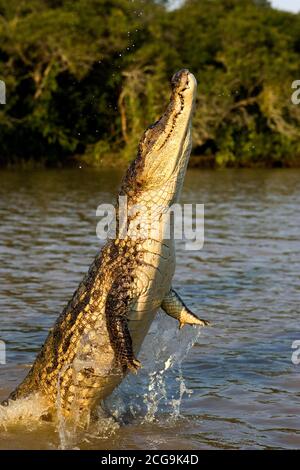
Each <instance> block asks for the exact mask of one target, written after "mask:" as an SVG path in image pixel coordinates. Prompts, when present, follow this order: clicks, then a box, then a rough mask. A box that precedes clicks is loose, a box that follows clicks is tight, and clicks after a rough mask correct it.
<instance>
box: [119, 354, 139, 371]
mask: <svg viewBox="0 0 300 470" xmlns="http://www.w3.org/2000/svg"><path fill="white" fill-rule="evenodd" d="M141 367H142V364H141V363H140V361H139V360H138V359H136V358H135V357H133V358H131V359H127V360H126V361H123V363H122V368H123V371H124V372H126V371H130V372H133V373H134V374H137V372H138V370H139V369H140V368H141Z"/></svg>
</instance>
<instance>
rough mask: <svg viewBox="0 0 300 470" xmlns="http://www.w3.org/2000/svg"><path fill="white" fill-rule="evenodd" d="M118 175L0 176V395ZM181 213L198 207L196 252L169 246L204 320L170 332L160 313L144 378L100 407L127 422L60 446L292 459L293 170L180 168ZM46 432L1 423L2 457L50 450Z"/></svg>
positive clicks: (296, 435)
mask: <svg viewBox="0 0 300 470" xmlns="http://www.w3.org/2000/svg"><path fill="white" fill-rule="evenodd" d="M120 178H121V174H119V173H117V172H115V173H112V172H111V171H107V172H99V171H94V170H93V171H92V170H53V171H38V172H7V171H5V172H4V171H3V172H0V220H1V223H0V261H1V262H0V280H1V282H0V318H1V326H0V339H1V340H2V341H5V343H6V348H7V363H6V365H0V398H4V397H6V395H7V393H8V392H9V391H11V390H12V389H13V387H14V386H15V385H16V384H17V383H18V382H19V381H20V379H21V378H22V377H24V375H25V374H26V372H27V371H28V366H29V364H30V363H31V362H32V361H33V359H34V357H35V355H36V352H37V351H38V349H39V347H40V346H41V344H42V342H43V340H44V338H45V336H46V334H47V331H48V329H49V327H50V326H51V325H52V324H53V322H54V320H55V319H56V317H57V315H58V314H59V313H60V311H61V310H62V308H63V307H64V305H65V304H66V302H67V301H68V300H69V298H70V296H71V295H72V293H73V291H74V290H75V288H76V287H77V284H78V282H79V280H80V279H81V277H82V275H83V273H85V272H86V270H87V268H88V265H89V264H90V262H91V261H92V259H93V257H94V255H95V254H96V252H97V250H98V249H99V246H100V242H99V240H98V239H97V238H96V234H95V228H96V223H97V218H96V216H95V210H96V208H97V206H98V204H100V203H102V202H110V201H112V199H113V196H114V194H115V192H116V189H117V187H118V185H119V181H120ZM182 201H184V202H190V203H191V202H194V203H204V204H205V244H204V247H203V249H202V250H201V251H186V250H184V245H183V243H182V242H179V243H178V244H177V246H178V249H177V271H176V275H175V279H174V285H175V286H176V287H177V288H178V290H179V291H180V293H181V294H182V296H183V297H184V299H185V300H186V302H187V303H188V305H189V306H190V307H191V308H192V309H193V310H194V311H196V312H198V313H200V314H201V316H203V317H204V318H207V319H209V320H211V321H212V322H213V327H212V328H209V329H202V330H201V332H200V333H199V332H198V331H197V330H196V329H193V328H188V327H187V328H184V329H183V330H182V331H180V332H179V331H178V328H177V325H176V322H175V321H174V320H172V319H170V318H166V316H165V315H163V314H159V316H158V318H157V320H156V321H155V322H154V324H153V327H152V329H151V332H150V333H149V335H148V336H147V338H146V341H145V344H144V347H143V350H142V352H141V355H140V359H141V361H142V363H143V369H142V370H141V372H140V373H139V374H138V375H137V376H132V375H131V376H130V377H128V379H126V381H125V382H124V383H123V384H122V385H121V387H120V389H119V390H117V391H116V392H114V394H113V396H112V397H111V398H110V399H109V400H108V403H107V407H108V408H109V409H110V410H111V411H112V412H113V413H114V414H115V416H118V417H120V418H121V420H122V422H123V424H122V425H120V426H118V425H116V424H114V425H113V424H109V423H107V426H106V427H105V426H103V425H101V426H97V425H96V424H95V425H94V428H93V429H92V430H90V431H89V432H86V433H83V434H82V435H78V436H73V437H72V439H71V440H70V441H68V439H65V440H66V442H65V445H66V446H69V447H75V448H85V449H86V448H90V449H106V448H108V449H109V448H114V449H126V448H132V449H138V448H142V449H143V448H145V449H172V448H173V449H174V448H178V449H199V448H200V449H204V448H300V416H299V412H300V364H299V365H295V364H293V363H292V361H291V355H292V352H293V350H292V348H291V346H292V343H293V341H295V340H300V328H299V294H300V282H299V281H300V240H299V220H300V217H299V215H300V214H299V205H300V171H298V170H273V171H271V170H270V171H262V170H260V171H252V170H251V171H250V170H243V171H242V170H241V171H219V172H209V171H201V172H200V171H189V172H188V175H187V177H186V181H185V189H184V193H183V197H182ZM64 438H66V436H63V435H62V433H60V434H59V432H58V430H57V429H55V428H53V427H51V425H50V424H49V423H43V424H41V425H36V424H34V423H32V422H31V420H30V419H27V418H26V416H24V417H23V418H22V420H21V421H20V422H19V423H15V424H14V426H12V427H6V428H5V426H4V424H3V423H1V420H0V448H4V449H5V448H19V449H20V448H28V449H29V448H32V449H39V448H49V449H51V448H57V447H62V439H64Z"/></svg>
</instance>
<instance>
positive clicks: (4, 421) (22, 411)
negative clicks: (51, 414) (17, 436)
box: [0, 394, 47, 431]
mask: <svg viewBox="0 0 300 470" xmlns="http://www.w3.org/2000/svg"><path fill="white" fill-rule="evenodd" d="M46 412H47V406H46V405H45V404H44V403H43V401H42V400H41V397H40V396H39V394H33V395H30V396H28V397H26V398H19V399H18V400H16V401H12V400H10V403H9V406H0V429H1V428H2V429H4V430H5V431H7V429H8V428H9V427H11V426H15V425H18V424H22V423H24V422H25V423H26V426H27V429H28V428H32V429H33V428H34V427H36V426H37V425H38V424H39V423H40V420H41V417H42V416H43V415H44V414H45V413H46Z"/></svg>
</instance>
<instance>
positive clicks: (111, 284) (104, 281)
mask: <svg viewBox="0 0 300 470" xmlns="http://www.w3.org/2000/svg"><path fill="white" fill-rule="evenodd" d="M172 87H173V90H172V95H171V99H170V103H169V105H168V108H167V110H166V112H165V113H164V115H163V116H162V117H161V119H160V120H159V121H158V122H157V123H155V124H154V125H153V126H151V127H150V128H149V129H148V130H147V131H146V132H145V133H144V135H143V137H142V139H141V142H140V144H139V150H138V156H137V158H136V159H135V161H133V163H132V164H131V166H130V167H129V169H128V171H127V174H126V176H125V178H124V181H123V184H122V187H121V190H120V194H119V195H121V196H127V198H128V211H129V213H130V209H131V208H133V206H135V205H140V206H141V205H142V206H143V209H141V210H140V213H132V214H131V215H130V217H129V225H128V232H127V236H126V238H125V239H120V238H116V239H111V240H108V242H107V243H106V245H105V246H104V248H103V249H102V251H101V252H100V254H99V255H98V256H97V257H96V259H95V260H94V262H93V264H92V265H91V267H90V269H89V271H88V273H87V275H86V276H85V278H84V279H83V281H82V282H81V283H80V285H79V287H78V289H77V290H76V292H75V293H74V295H73V298H72V299H71V300H70V302H69V303H68V305H67V306H66V308H65V309H64V310H63V312H62V314H61V315H60V316H59V318H58V320H57V321H56V323H55V325H54V327H53V329H52V330H51V331H50V333H49V335H48V337H47V339H46V341H45V343H44V346H43V347H42V349H41V351H40V353H39V354H38V356H37V358H36V360H35V362H34V364H33V366H32V368H31V370H30V372H29V374H28V375H27V377H26V378H25V379H24V381H23V382H22V383H21V384H20V385H19V386H18V387H17V389H16V390H15V391H14V392H13V393H11V395H10V397H9V399H8V400H7V401H6V402H5V403H4V404H9V401H10V399H12V400H15V399H18V398H20V397H26V396H29V395H31V394H32V393H36V392H37V393H38V394H39V395H40V396H41V398H42V399H43V400H44V401H45V402H46V403H47V404H48V406H49V409H55V408H56V407H57V406H59V408H60V410H62V411H63V413H64V415H65V416H72V414H76V413H77V414H78V413H80V414H81V413H86V412H88V413H89V412H90V411H92V410H93V408H94V407H95V405H96V404H97V402H99V400H102V399H104V398H105V397H107V396H108V395H109V394H110V393H111V392H112V391H113V389H114V388H115V387H116V386H117V385H118V384H119V383H120V382H121V381H122V379H123V378H124V376H125V375H126V373H127V372H128V371H133V372H136V371H137V370H138V368H139V367H140V363H139V361H138V360H137V359H136V356H137V354H138V352H139V349H140V347H141V344H142V342H143V339H144V338H145V336H146V334H147V332H148V330H149V328H150V325H151V323H152V321H153V319H154V317H155V314H156V312H157V310H158V309H159V308H160V307H162V308H163V309H164V310H165V311H166V312H167V313H168V314H169V315H171V316H173V317H174V318H177V319H178V320H179V322H180V325H181V326H182V325H183V324H185V323H188V324H198V325H204V324H207V322H205V321H204V320H200V319H198V318H197V317H196V316H195V315H194V314H193V313H192V312H190V311H189V310H188V309H187V307H185V305H184V304H183V302H182V301H181V299H180V297H179V296H178V295H177V294H176V293H174V291H173V290H172V289H171V281H172V277H173V274H174V270H175V252H174V239H173V238H172V237H171V239H166V238H164V236H163V234H162V233H163V232H161V233H157V234H156V236H153V235H151V234H149V232H147V234H148V235H147V236H146V237H145V235H144V232H143V234H142V230H145V229H147V230H149V229H151V228H153V222H151V221H150V222H149V220H148V219H147V217H146V212H147V211H148V210H153V211H154V212H155V211H158V209H157V208H158V207H164V208H168V207H170V206H171V205H172V204H173V203H174V202H176V201H177V200H178V198H179V195H180V191H181V187H182V184H183V180H184V175H185V171H186V166H187V163H188V159H189V155H190V149H191V119H192V112H193V106H194V101H195V95H196V80H195V78H194V76H193V75H192V74H190V73H189V72H188V71H187V70H181V71H180V72H178V73H177V74H176V75H175V76H174V77H173V80H172ZM145 209H146V210H145ZM138 217H139V223H137V218H138ZM141 219H142V220H141ZM166 223H167V222H166V220H165V218H164V217H163V216H162V217H160V219H159V222H158V223H156V225H155V227H156V228H157V226H158V227H159V228H160V230H163V229H164V228H165V225H166ZM117 227H118V228H121V221H119V220H118V222H117ZM142 235H143V236H142Z"/></svg>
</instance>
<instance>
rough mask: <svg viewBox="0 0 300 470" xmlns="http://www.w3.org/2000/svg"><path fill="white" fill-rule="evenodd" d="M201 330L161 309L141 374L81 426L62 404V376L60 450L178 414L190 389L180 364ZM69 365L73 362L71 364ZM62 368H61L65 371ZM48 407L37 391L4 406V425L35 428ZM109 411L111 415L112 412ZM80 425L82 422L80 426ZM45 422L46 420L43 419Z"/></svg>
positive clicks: (166, 420) (148, 339) (0, 413)
mask: <svg viewBox="0 0 300 470" xmlns="http://www.w3.org/2000/svg"><path fill="white" fill-rule="evenodd" d="M199 335H200V330H199V329H196V328H193V327H186V328H184V329H183V330H181V331H179V330H178V325H177V323H176V322H175V321H174V320H172V319H170V318H168V317H167V316H166V315H165V314H162V313H160V314H159V315H158V317H157V319H156V321H155V322H154V323H153V325H152V327H151V330H150V332H149V334H148V335H147V337H146V339H145V342H144V345H143V348H142V351H141V353H140V355H139V358H140V360H141V362H142V364H143V367H142V369H141V370H140V371H139V373H138V374H137V375H134V374H129V375H128V376H127V378H126V379H125V380H124V381H123V383H122V384H121V385H120V386H119V388H118V389H117V390H115V391H114V392H113V394H112V395H111V396H110V397H109V398H108V399H107V400H106V402H105V408H106V409H107V411H108V414H107V415H105V413H104V412H103V407H99V409H98V410H96V416H95V417H94V419H92V420H91V422H89V421H88V422H86V426H84V427H83V426H82V423H81V422H80V423H79V416H77V417H78V420H76V413H75V414H74V416H73V418H74V417H75V422H74V419H73V421H72V423H69V422H68V421H67V420H66V418H65V416H64V414H63V412H62V407H61V395H60V385H59V384H60V381H59V380H58V385H57V403H56V405H57V419H56V420H55V422H54V423H52V426H53V425H54V426H55V429H56V434H57V436H58V439H59V448H60V449H76V448H78V447H77V446H78V445H79V444H78V443H79V442H83V443H89V442H90V441H92V440H95V439H100V440H104V439H109V438H111V437H112V435H114V434H115V433H116V432H118V430H119V428H120V425H121V424H126V423H128V422H129V423H130V422H132V421H137V422H140V423H142V424H143V423H145V424H147V423H153V422H161V420H163V422H164V423H171V422H173V421H174V420H177V419H178V418H179V417H180V408H181V404H182V399H183V397H184V395H186V394H189V393H191V392H190V390H188V388H187V387H186V384H185V380H184V375H183V371H182V363H183V361H184V360H185V359H186V357H187V355H188V354H189V352H190V350H191V348H192V347H193V345H194V344H195V343H196V342H197V340H198V338H199ZM68 367H69V366H68ZM63 373H64V371H62V372H61V374H63ZM47 411H48V410H47V407H46V406H45V405H44V404H43V402H42V400H41V397H39V395H38V394H36V395H32V396H30V397H28V398H23V399H19V400H17V401H15V402H12V403H11V404H10V406H8V407H0V430H1V428H2V429H3V430H4V431H5V430H6V429H7V428H8V427H10V426H11V425H12V424H13V425H15V424H20V425H22V424H23V425H24V423H26V427H27V430H28V428H31V429H32V430H33V429H35V428H36V427H37V426H39V424H40V423H41V421H40V419H41V417H42V416H44V415H45V414H47ZM110 415H111V416H110ZM79 424H80V425H79ZM44 425H45V422H44ZM49 426H50V423H49Z"/></svg>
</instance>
